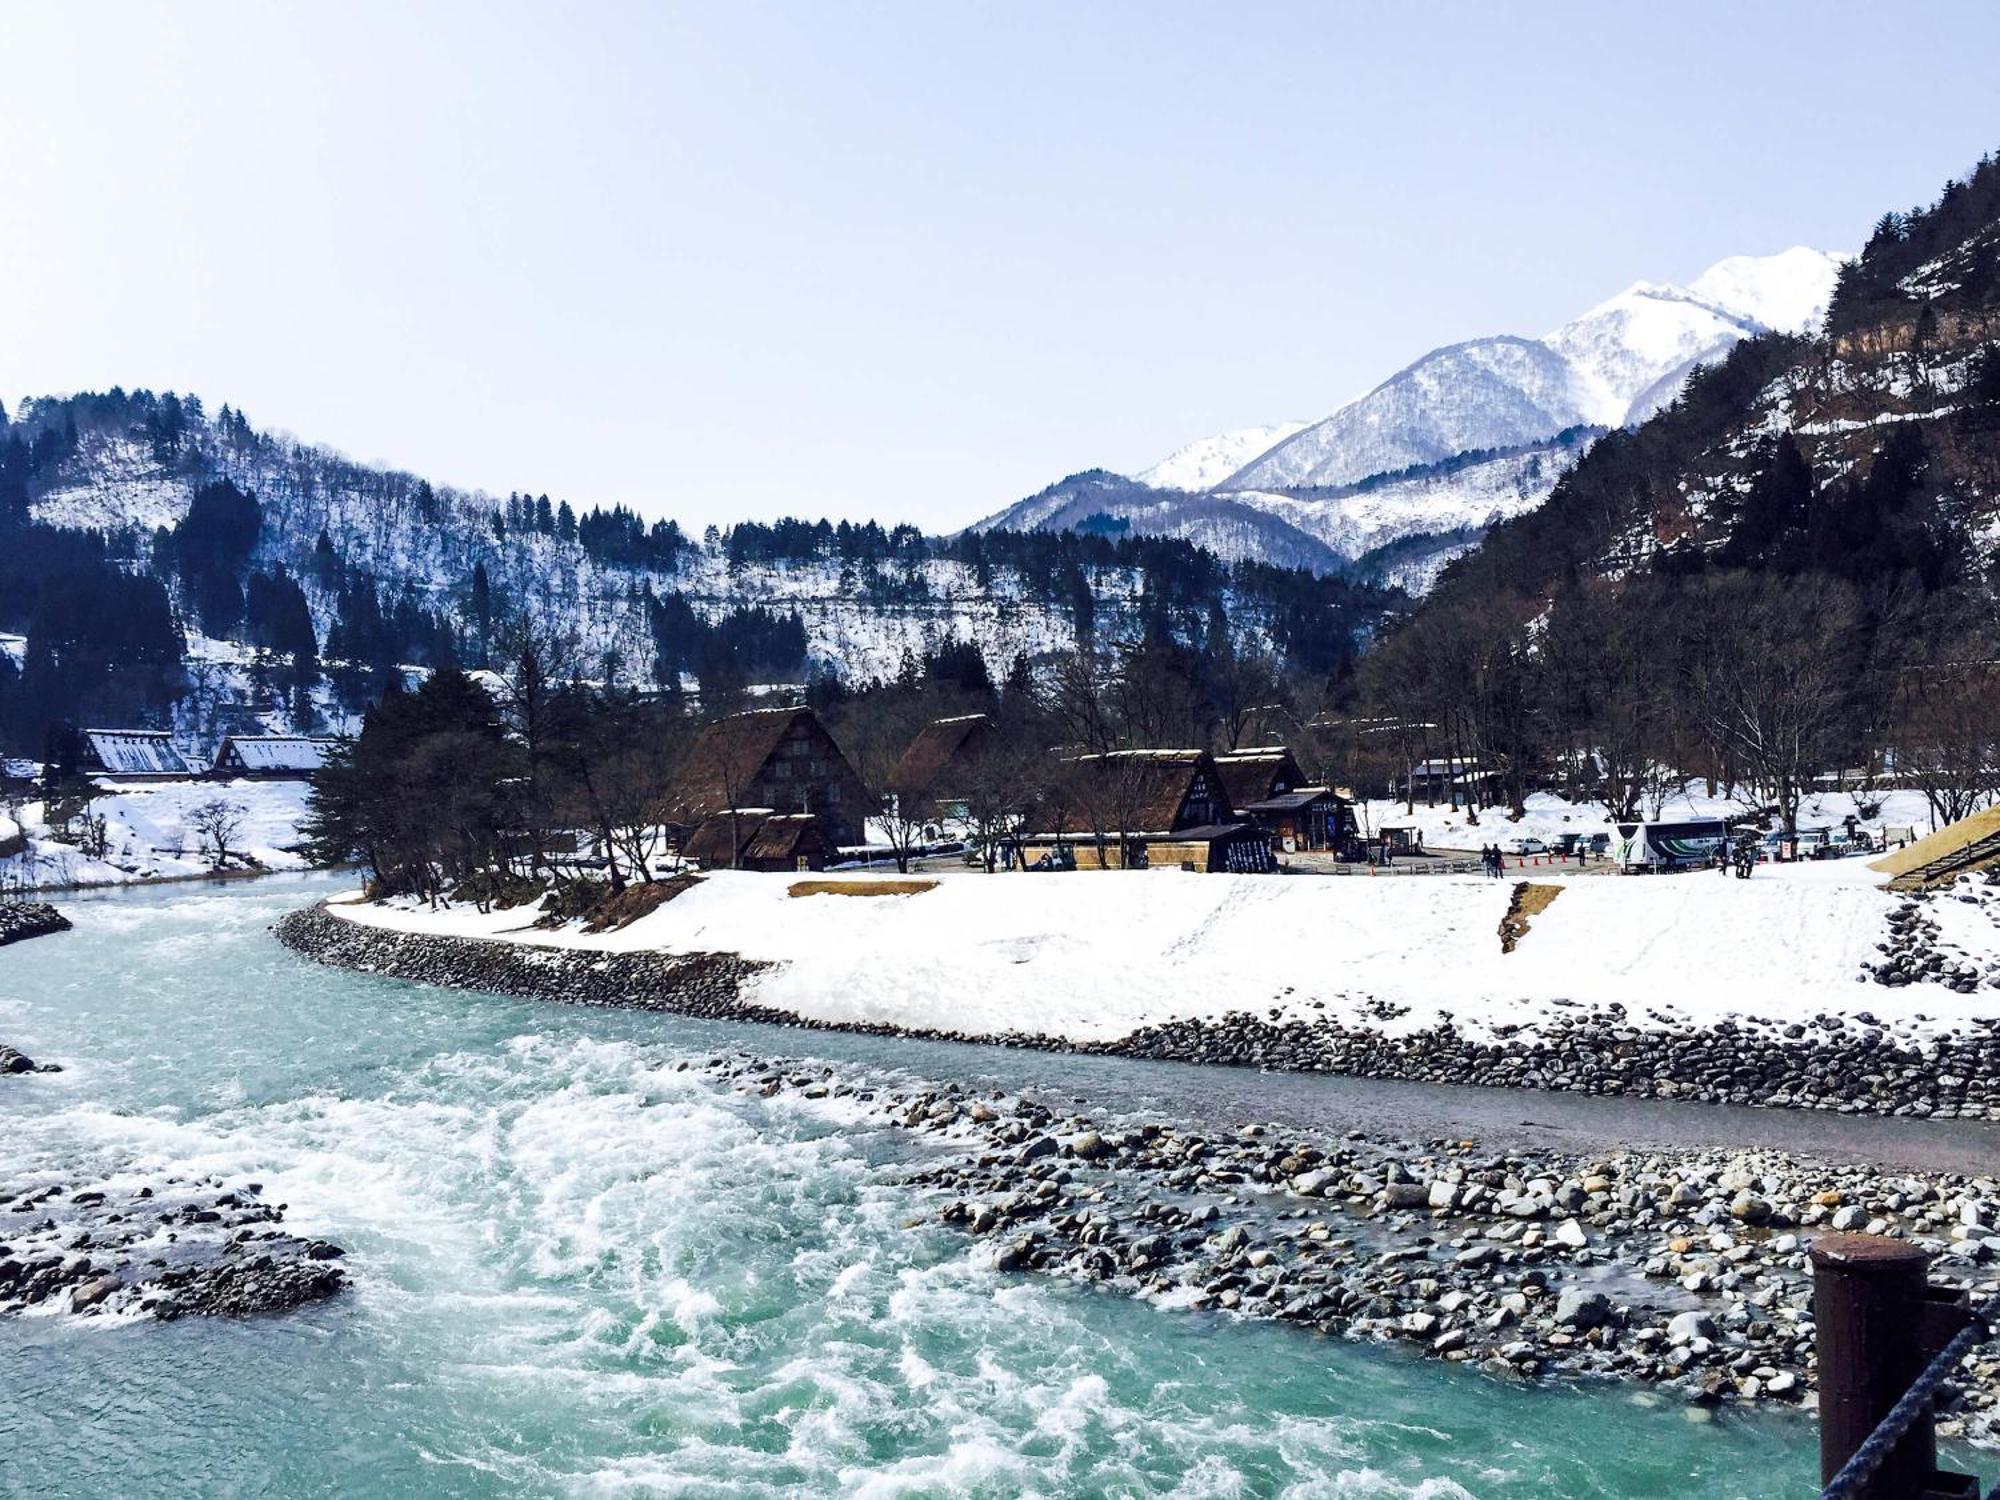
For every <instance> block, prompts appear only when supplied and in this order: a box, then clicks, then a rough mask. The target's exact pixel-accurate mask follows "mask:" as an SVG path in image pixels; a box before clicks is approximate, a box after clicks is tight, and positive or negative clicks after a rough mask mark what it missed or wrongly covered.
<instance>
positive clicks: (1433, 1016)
mask: <svg viewBox="0 0 2000 1500" xmlns="http://www.w3.org/2000/svg"><path fill="white" fill-rule="evenodd" d="M1882 878H1883V877H1881V876H1880V875H1877V874H1874V873H1873V872H1870V871H1868V870H1867V869H1866V867H1865V866H1864V865H1863V864H1862V863H1861V862H1860V861H1855V860H1848V861H1840V862H1837V863H1829V864H1824V865H1812V864H1808V865H1794V866H1784V867H1766V868H1765V869H1762V870H1760V871H1759V872H1758V874H1757V875H1756V877H1755V878H1753V879H1751V880H1749V881H1741V880H1736V879H1733V878H1723V877H1719V876H1714V875H1709V874H1705V873H1704V874H1687V875H1678V876H1659V877H1651V878H1641V877H1632V878H1622V877H1606V878H1597V879H1579V880H1572V881H1568V882H1565V884H1564V888H1563V890H1562V892H1561V894H1560V896H1559V897H1558V898H1557V899H1556V901H1555V902H1554V904H1553V905H1551V906H1550V907H1549V909H1548V910H1547V911H1546V912H1544V913H1542V914H1540V915H1538V916H1536V917H1534V918H1533V922H1532V926H1531V929H1530V931H1529V932H1528V934H1527V936H1526V937H1525V938H1523V939H1522V941H1521V943H1520V945H1519V946H1518V947H1517V948H1516V949H1515V951H1514V952H1512V953H1502V952H1501V948H1500V940H1499V936H1498V927H1499V923H1500V919H1501V917H1502V915H1503V914H1504V913H1505V912H1506V910H1507V906H1508V901H1509V898H1510V895H1511V892H1512V889H1513V884H1514V882H1513V881H1512V880H1507V881H1491V880H1485V879H1481V878H1479V877H1476V876H1466V877H1455V876H1438V877H1430V878H1410V879H1394V878H1386V879H1367V878H1331V877H1324V876H1310V875H1294V876H1288V877H1273V876H1254V875H1253V876H1236V875H1189V874H1182V873H1180V872H1178V871H1164V870H1162V871H1147V872H1134V873H1131V874H1118V873H1103V874H1095V873H1093V874H1074V875H1034V876H1024V875H1020V874H1002V875H980V874H975V873H965V874H952V875H946V876H944V877H943V878H942V879H941V880H939V882H938V884H937V885H936V887H935V888H934V889H931V890H926V891H921V892H918V893H915V894H908V895H895V896H869V897H858V896H834V895H815V896H806V897H801V898H794V897H791V896H789V895H788V889H789V887H790V886H791V884H792V881H791V879H790V878H788V877H786V876H782V875H761V874H748V873H740V872H736V873H733V872H718V873H716V874H712V875H710V876H709V877H708V878H707V879H705V880H704V881H703V882H702V883H701V884H700V885H698V886H696V887H695V888H693V889H692V890H690V891H688V892H687V893H685V894H683V895H682V896H680V897H678V898H677V899H675V900H673V901H670V902H668V903H667V904H666V905H665V906H663V907H661V908H660V909H659V910H658V911H656V912H654V913H653V914H651V915H650V916H648V917H645V918H643V919H641V920H640V921H638V922H636V923H634V924H633V925H632V926H630V927H628V928H626V929H624V930H623V931H620V932H614V933H607V934H603V935H599V936H587V935H584V934H583V933H581V932H580V931H577V930H575V929H569V930H565V931H560V932H548V931H537V930H534V929H533V928H532V927H531V926H530V924H531V923H532V921H533V920H534V915H535V914H534V912H533V910H532V909H520V910H515V911H509V912H496V913H491V914H487V915H481V914H480V913H479V912H477V911H476V910H474V909H473V908H471V907H459V908H454V909H447V910H442V911H438V912H430V911H427V910H423V909H421V908H417V907H412V906H411V905H408V904H400V905H390V906H380V905H377V906H369V905H361V904H345V905H336V906H335V907H333V910H334V911H335V912H336V913H337V914H338V915H340V916H341V917H343V918H345V919H346V920H348V921H352V922H357V923H361V924H363V925H366V926H374V927H385V928H391V929H396V930H405V931H422V932H434V933H440V934H448V935H456V936H466V937H497V938H501V939H504V940H507V941H511V942H520V943H530V944H547V945H555V946H564V947H575V948H580V949H589V950H603V951H619V950H636V949H657V950H660V951H666V952H676V953H679V952H702V951H706V952H731V953H739V954H743V955H745V956H747V957H751V958H758V959H765V960H770V961H772V962H774V963H775V964H776V965H777V967H776V968H774V969H773V970H771V971H770V972H769V973H767V974H765V975H764V976H763V977H762V978H761V979H760V980H759V981H757V983H756V986H755V988H754V989H753V990H752V991H751V992H750V998H752V999H754V1000H756V1001H759V1002H761V1003H764V1004H767V1005H772V1006H776V1007H779V1008H782V1009H785V1010H788V1011H792V1012H794V1013H796V1014H799V1015H802V1016H808V1017H816V1018H822V1019H826V1020H834V1021H842V1022H886V1023H890V1024H896V1025H903V1026H913V1027H926V1028H933V1029H945V1030H954V1031H963V1032H968V1033H974V1034H982V1035H991V1034H999V1033H1005V1032H1010V1031H1011V1032H1032V1033H1038V1034H1042V1035H1059V1036H1067V1037H1075V1038H1114V1037H1118V1036H1122V1035H1124V1034H1125V1033H1127V1032H1130V1031H1132V1030H1133V1029H1134V1028H1136V1027H1140V1026H1144V1025H1148V1024H1153V1023H1158V1022H1163V1021H1167V1020H1172V1019H1177V1018H1182V1017H1188V1016H1197V1015H1199V1016H1216V1015H1221V1014H1224V1013H1227V1012H1230V1011H1249V1012H1252V1013H1254V1014H1257V1015H1260V1016H1266V1017H1270V1018H1279V1017H1299V1018H1314V1017H1325V1018H1327V1019H1332V1020H1338V1021H1343V1022H1351V1023H1355V1024H1365V1025H1369V1026H1376V1027H1381V1028H1383V1029H1386V1030H1388V1031H1391V1032H1403V1031H1408V1030H1414V1029H1421V1028H1424V1027H1428V1026H1431V1025H1434V1024H1436V1023H1437V1022H1438V1021H1440V1020H1441V1019H1443V1018H1444V1017H1446V1016H1447V1015H1449V1016H1450V1017H1452V1018H1454V1020H1455V1021H1456V1024H1457V1025H1458V1026H1459V1027H1460V1029H1461V1030H1462V1031H1464V1032H1466V1033H1468V1034H1470V1035H1474V1036H1479V1035H1490V1034H1491V1027H1492V1026H1494V1025H1495V1024H1503V1023H1504V1024H1525V1025H1528V1026H1530V1027H1533V1026H1535V1025H1536V1024H1538V1023H1540V1022H1545V1021H1554V1020H1562V1019H1565V1018H1569V1019H1575V1018H1578V1017H1579V1016H1580V1014H1581V1011H1580V1007H1594V1006H1605V1005H1608V1004H1610V1003H1611V1002H1614V1001H1615V1002H1618V1003H1620V1004H1622V1005H1624V1006H1625V1007H1626V1009H1627V1011H1628V1013H1629V1017H1628V1019H1629V1024H1631V1025H1634V1026H1642V1027H1645V1026H1666V1025H1676V1026H1700V1025H1703V1024H1706V1023H1708V1022H1711V1021H1713V1020H1716V1019H1718V1018H1720V1017H1722V1016H1724V1015H1731V1014H1733V1015H1739V1016H1745V1017H1759V1018H1764V1019H1768V1020H1772V1021H1777V1022H1789V1021H1792V1020H1806V1019H1810V1018H1811V1017H1814V1016H1817V1015H1820V1014H1822V1013H1824V1012H1827V1011H1829V1010H1847V1011H1860V1010H1868V1011H1872V1012H1873V1013H1874V1014H1875V1015H1876V1016H1877V1017H1879V1018H1881V1020H1883V1021H1884V1022H1888V1023H1903V1024H1904V1025H1905V1026H1906V1027H1907V1032H1908V1034H1911V1035H1928V1034H1934V1033H1936V1032H1938V1031H1941V1030H1944V1029H1949V1028H1952V1027H1954V1026H1956V1025H1959V1024H1962V1023H1964V1022H1966V1021H1968V1020H1970V1019H1972V1018H1975V1017H1982V1016H2000V990H1993V989H1981V990H1979V991H1977V992H1976V993H1974V994H1971V995H1960V994H1957V993H1954V992H1952V991H1949V990H1946V989H1944V988H1942V987H1941V986H1936V985H1932V984H1928V983H1926V984H1921V985H1910V986H1907V987H1905V988H1901V989H1885V988H1883V987H1881V986H1878V985H1874V984H1863V983H1857V982H1856V980H1857V974H1858V971H1859V968H1860V965H1861V964H1862V963H1863V961H1864V960H1869V959H1873V958H1875V957H1877V955H1876V952H1875V947H1874V945H1875V944H1876V943H1877V942H1878V941H1880V940H1881V939H1882V938H1883V936H1884V934H1885V932H1886V930H1887V929H1886V920H1887V918H1888V915H1889V913H1890V911H1891V910H1892V908H1893V906H1894V904H1895V900H1894V898H1892V897H1890V896H1888V895H1886V894H1884V893H1883V892H1881V891H1879V890H1877V889H1875V888H1874V885H1873V884H1872V882H1873V881H1879V880H1880V879H1882ZM1933 909H1934V910H1936V911H1938V912H1939V913H1940V916H1941V919H1942V918H1945V917H1948V918H1949V920H1948V922H1947V923H1946V927H1947V932H1946V936H1947V937H1948V938H1949V939H1950V940H1951V941H1952V942H1953V943H1955V944H1956V945H1958V946H1959V947H1961V948H1962V949H1964V950H1965V951H1966V952H1967V953H1968V954H1970V955H1971V956H1973V957H1974V958H1975V959H1977V960H1979V961H1981V962H1982V963H1983V962H1986V961H1991V960H1992V959H1994V958H1995V957H1996V956H2000V925H1996V914H2000V901H1996V902H1994V903H1991V904H1989V903H1988V902H1986V901H1985V900H1983V899H1982V900H1978V901H1972V902H1966V903H1959V902H1953V901H1943V902H1937V903H1933ZM1385 1002H1386V1005H1387V1006H1388V1007H1391V1008H1392V1009H1390V1010H1388V1011H1385V1010H1384V1009H1383V1006H1384V1003H1385ZM1395 1007H1407V1009H1406V1010H1403V1011H1401V1012H1400V1013H1399V1012H1397V1011H1396V1010H1394V1009H1393V1008H1395Z"/></svg>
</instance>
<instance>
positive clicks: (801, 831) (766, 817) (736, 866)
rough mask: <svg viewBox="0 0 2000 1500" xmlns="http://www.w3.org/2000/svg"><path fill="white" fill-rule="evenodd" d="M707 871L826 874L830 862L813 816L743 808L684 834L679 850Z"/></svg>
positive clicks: (827, 843)
mask: <svg viewBox="0 0 2000 1500" xmlns="http://www.w3.org/2000/svg"><path fill="white" fill-rule="evenodd" d="M681 852H682V853H683V854H684V855H685V856H686V857H687V858H689V859H691V860H693V861H694V862H695V863H697V864H699V865H701V866H702V867H703V868H704V869H709V870H764V871H786V870H824V869H825V868H826V866H827V862H828V861H829V860H830V859H832V858H833V857H834V854H835V849H834V845H833V844H832V843H831V842H830V841H829V840H828V839H827V836H826V831H825V830H824V829H823V828H822V827H821V826H820V820H819V818H818V817H817V816H816V815H815V814H813V813H774V812H771V811H770V810H768V809H766V808H746V809H742V810H739V811H737V812H734V813H727V812H722V813H717V814H715V816H713V817H711V818H707V819H705V820H704V821H703V822H702V823H701V824H700V825H699V826H698V827H697V828H696V829H695V830H694V832H693V833H691V834H689V835H688V841H687V845H686V847H685V848H684V849H682V851H681Z"/></svg>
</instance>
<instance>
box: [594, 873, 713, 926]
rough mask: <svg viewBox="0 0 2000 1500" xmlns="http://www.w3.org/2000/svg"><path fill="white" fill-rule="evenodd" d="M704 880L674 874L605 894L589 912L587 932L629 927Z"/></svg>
mask: <svg viewBox="0 0 2000 1500" xmlns="http://www.w3.org/2000/svg"><path fill="white" fill-rule="evenodd" d="M700 884H701V882H700V881H699V880H698V879H696V878H695V877H694V876H692V875H673V876H669V877H668V878H667V879H665V880H646V881H641V882H640V883H639V884H637V885H628V886H626V887H625V889H624V890H622V891H620V892H619V893H618V894H617V895H615V896H606V897H605V898H604V899H603V900H601V901H599V902H598V903H597V904H596V905H595V906H593V907H591V909H590V912H589V915H588V917H587V918H586V920H585V921H584V924H583V930H584V931H585V932H616V931H617V930H618V929H619V928H621V927H630V926H631V925H632V924H633V923H634V922H636V921H638V920H639V918H641V917H643V916H646V915H648V914H649V913H652V912H656V911H658V910H659V909H660V908H661V907H663V906H665V905H666V904H667V903H668V902H669V901H671V900H673V899H674V897H676V896H678V895H679V894H680V893H681V892H682V891H689V890H693V889H694V888H695V887H696V886H698V885H700Z"/></svg>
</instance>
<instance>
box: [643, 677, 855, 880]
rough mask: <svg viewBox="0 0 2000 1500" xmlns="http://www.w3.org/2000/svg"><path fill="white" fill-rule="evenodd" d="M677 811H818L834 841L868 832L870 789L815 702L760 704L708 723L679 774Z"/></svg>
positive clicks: (693, 817)
mask: <svg viewBox="0 0 2000 1500" xmlns="http://www.w3.org/2000/svg"><path fill="white" fill-rule="evenodd" d="M671 800H672V805H673V812H674V816H675V818H676V820H677V821H679V822H682V823H684V824H687V825H689V826H692V825H695V824H698V823H701V822H702V821H704V820H705V819H708V818H710V817H713V816H714V815H715V814H717V813H727V812H737V813H741V812H743V811H744V810H746V809H749V808H761V809H763V810H765V811H766V812H770V813H812V814H814V815H815V816H816V817H817V818H818V820H819V824H818V826H819V830H820V833H821V835H822V836H823V837H824V838H825V839H826V841H827V843H828V845H829V846H830V847H834V848H837V847H839V846H841V845H843V844H859V843H862V842H864V840H865V837H866V822H867V815H868V792H867V789H866V787H864V786H863V785H862V781H861V777H860V776H859V775H858V774H857V773H856V772H855V769H854V767H853V766H852V765H851V764H849V762H848V759H847V757H846V756H845V755H843V754H841V752H840V746H838V745H837V744H835V743H834V740H833V736H832V735H830V734H828V733H827V732H826V728H825V726H824V725H822V724H821V723H820V721H819V716H818V715H817V714H815V713H814V712H813V711H812V710H811V709H809V708H759V709H752V710H751V711H750V712H748V713H740V714H731V715H730V716H729V717H728V718H726V719H717V720H716V721H715V722H714V723H712V724H708V725H706V726H704V727H703V729H702V731H701V733H700V734H699V735H698V736H696V738H695V742H694V744H693V745H692V746H691V747H690V748H689V750H688V756H687V761H686V763H685V764H684V765H683V766H682V767H681V770H680V774H679V775H678V777H676V779H675V784H674V791H673V796H672V799H671Z"/></svg>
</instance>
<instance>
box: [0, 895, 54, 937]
mask: <svg viewBox="0 0 2000 1500" xmlns="http://www.w3.org/2000/svg"><path fill="white" fill-rule="evenodd" d="M69 928H70V920H69V918H68V917H66V916H64V915H63V914H62V913H61V912H59V911H57V910H56V909H55V908H54V907H53V906H51V905H49V904H48V902H46V901H0V948H4V947H6V946H7V945H8V944H9V943H19V942H25V941H26V940H27V939H29V938H32V937H46V936H47V935H48V934H49V933H52V932H67V931H69Z"/></svg>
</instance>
